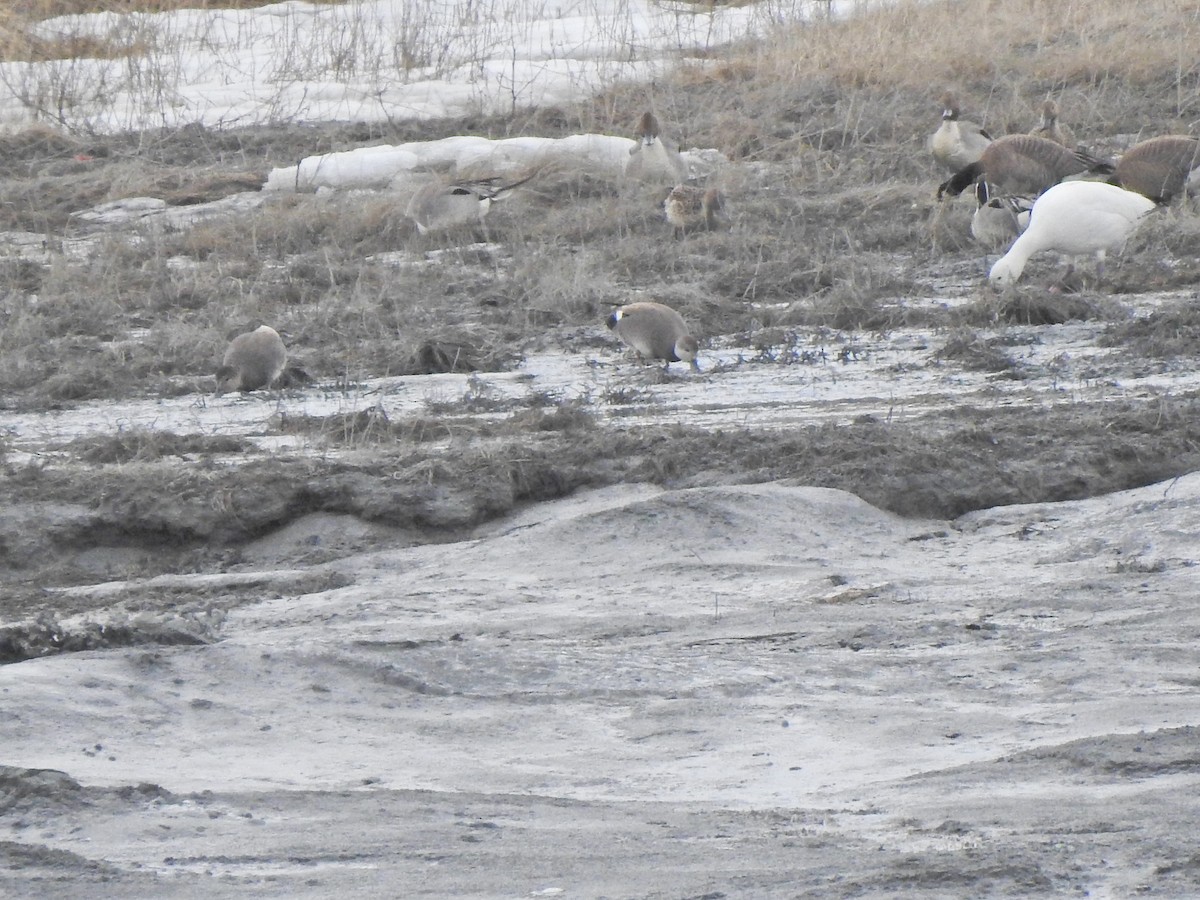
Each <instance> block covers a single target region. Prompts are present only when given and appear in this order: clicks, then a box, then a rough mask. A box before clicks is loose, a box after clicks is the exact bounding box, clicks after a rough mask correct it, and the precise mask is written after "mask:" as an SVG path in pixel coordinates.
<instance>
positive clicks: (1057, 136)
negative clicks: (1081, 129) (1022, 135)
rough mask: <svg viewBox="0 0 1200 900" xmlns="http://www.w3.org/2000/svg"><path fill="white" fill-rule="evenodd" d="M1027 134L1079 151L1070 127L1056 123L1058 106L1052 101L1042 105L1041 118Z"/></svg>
mask: <svg viewBox="0 0 1200 900" xmlns="http://www.w3.org/2000/svg"><path fill="white" fill-rule="evenodd" d="M1029 133H1030V134H1035V135H1037V136H1038V137H1044V138H1046V139H1047V140H1050V141H1054V143H1056V144H1060V145H1062V146H1063V147H1066V148H1067V149H1068V150H1071V151H1074V150H1078V149H1079V142H1078V141H1077V140H1075V132H1073V131H1072V130H1071V128H1070V126H1068V125H1063V124H1062V123H1061V122H1059V121H1058V104H1057V103H1055V102H1054V101H1053V100H1047V101H1046V102H1045V103H1043V104H1042V117H1041V119H1040V120H1039V121H1038V124H1037V125H1035V126H1034V127H1033V128H1032V129H1030V131H1029Z"/></svg>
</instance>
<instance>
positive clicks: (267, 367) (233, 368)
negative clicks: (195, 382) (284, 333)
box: [217, 325, 287, 394]
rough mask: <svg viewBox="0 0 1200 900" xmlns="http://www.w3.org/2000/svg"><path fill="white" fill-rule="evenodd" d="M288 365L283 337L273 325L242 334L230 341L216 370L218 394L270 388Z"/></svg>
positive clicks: (262, 326)
mask: <svg viewBox="0 0 1200 900" xmlns="http://www.w3.org/2000/svg"><path fill="white" fill-rule="evenodd" d="M286 365H287V348H285V347H284V346H283V338H281V337H280V336H279V332H277V331H276V330H275V329H274V328H272V327H271V326H270V325H260V326H258V328H256V329H254V331H248V332H246V333H245V334H239V335H238V336H237V337H235V338H234V339H233V340H232V341H230V342H229V347H228V349H226V351H225V358H224V359H223V360H222V361H221V368H219V369H217V393H218V394H224V393H226V392H228V391H256V390H258V389H259V388H265V387H270V386H271V385H272V384H274V382H275V381H276V380H277V379H278V378H279V376H280V375H282V374H283V369H284V367H285V366H286Z"/></svg>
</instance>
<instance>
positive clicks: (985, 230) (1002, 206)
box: [971, 181, 1033, 249]
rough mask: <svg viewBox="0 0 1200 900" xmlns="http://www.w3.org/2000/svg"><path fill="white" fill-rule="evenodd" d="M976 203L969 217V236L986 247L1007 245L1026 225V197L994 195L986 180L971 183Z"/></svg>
mask: <svg viewBox="0 0 1200 900" xmlns="http://www.w3.org/2000/svg"><path fill="white" fill-rule="evenodd" d="M975 199H976V200H977V201H978V206H977V207H976V209H975V215H973V216H972V217H971V237H973V238H975V240H976V241H978V242H979V243H980V244H982V245H983V246H984V247H986V248H988V249H996V248H999V247H1002V246H1007V245H1008V243H1009V241H1011V240H1012V239H1013V238H1015V237H1016V236H1017V235H1019V234H1020V233H1021V232H1022V231H1024V230H1025V229H1026V228H1028V227H1029V211H1030V209H1031V208H1032V207H1033V200H1032V199H1030V198H1029V197H1013V196H1009V195H999V196H994V195H993V193H992V190H991V188H990V186H989V185H988V183H987V182H986V181H977V182H976V183H975Z"/></svg>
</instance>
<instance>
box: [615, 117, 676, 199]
mask: <svg viewBox="0 0 1200 900" xmlns="http://www.w3.org/2000/svg"><path fill="white" fill-rule="evenodd" d="M634 137H635V138H637V143H636V144H634V145H633V146H632V147H630V148H629V159H627V160H626V161H625V177H626V178H629V179H632V180H634V181H643V182H651V183H655V184H659V183H661V184H676V183H677V182H680V181H683V180H684V179H685V178H687V165H686V164H685V163H684V161H683V157H682V156H680V155H679V149H678V148H677V147H676V146H675V145H674V144H672V143H671V142H669V141H667V140H666V139H665V138H664V137H663V136H662V135H661V134H660V133H659V129H658V119H657V118H656V117H655V115H654V113H652V112H646V113H643V114H642V117H641V119H639V120H638V125H637V128H636V129H635V130H634Z"/></svg>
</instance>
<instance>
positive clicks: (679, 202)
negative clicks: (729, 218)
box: [663, 184, 727, 237]
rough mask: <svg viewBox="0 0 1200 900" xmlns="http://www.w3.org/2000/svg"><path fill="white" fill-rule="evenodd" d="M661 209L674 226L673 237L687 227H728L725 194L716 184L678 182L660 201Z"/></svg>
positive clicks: (714, 229) (695, 228)
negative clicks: (699, 184) (707, 186)
mask: <svg viewBox="0 0 1200 900" xmlns="http://www.w3.org/2000/svg"><path fill="white" fill-rule="evenodd" d="M663 212H664V213H665V215H666V217H667V221H668V222H670V223H671V225H672V226H674V228H675V236H676V237H683V236H684V235H685V234H687V233H688V232H689V231H698V230H700V229H705V230H707V231H716V230H717V229H718V228H721V227H727V225H726V221H725V196H724V195H723V194H722V193H721V192H720V190H718V189H717V188H715V187H710V188H705V187H700V186H698V185H692V184H677V185H675V187H674V188H672V189H671V193H669V194H668V195H667V199H666V200H664V201H663Z"/></svg>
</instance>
